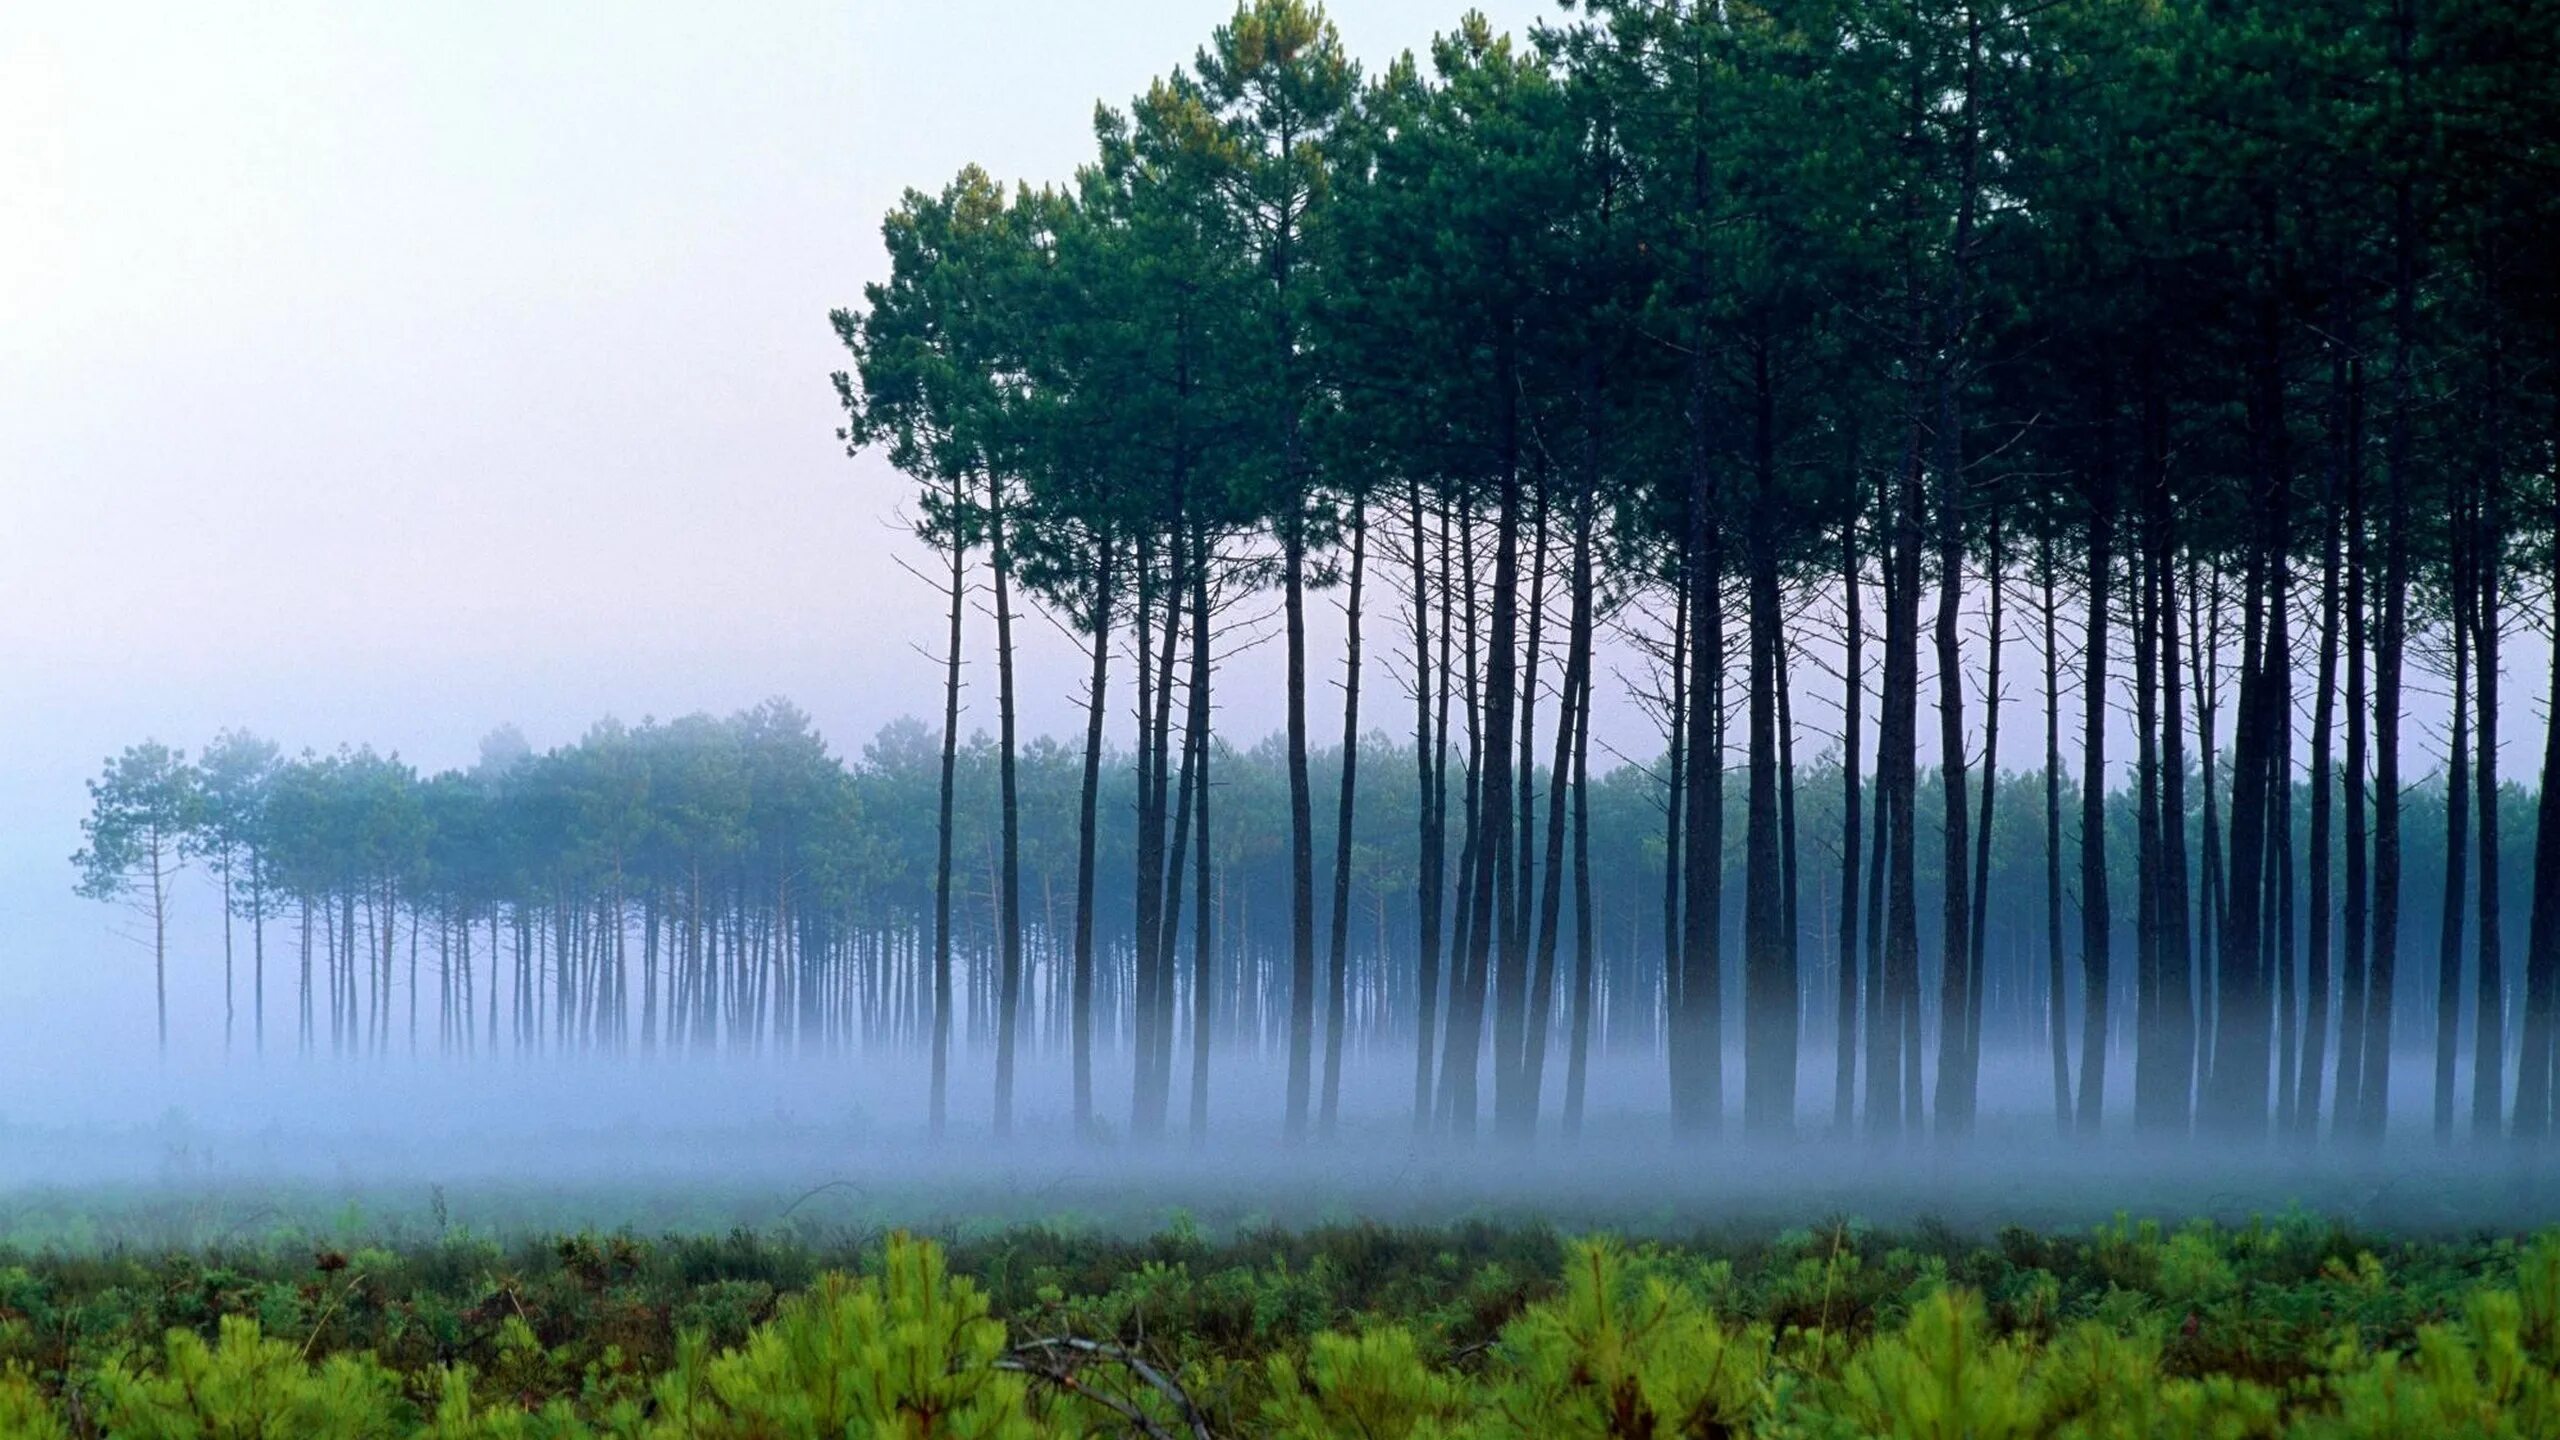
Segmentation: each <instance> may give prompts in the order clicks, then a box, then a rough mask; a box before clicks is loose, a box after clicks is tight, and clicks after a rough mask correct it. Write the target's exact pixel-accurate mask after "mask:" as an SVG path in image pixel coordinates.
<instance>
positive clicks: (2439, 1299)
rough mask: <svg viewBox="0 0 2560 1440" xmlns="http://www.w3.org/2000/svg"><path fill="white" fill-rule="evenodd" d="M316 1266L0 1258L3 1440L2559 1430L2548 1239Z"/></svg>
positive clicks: (2298, 1224)
mask: <svg viewBox="0 0 2560 1440" xmlns="http://www.w3.org/2000/svg"><path fill="white" fill-rule="evenodd" d="M310 1258H311V1257H310V1256H309V1255H308V1253H307V1252H304V1253H302V1254H301V1255H300V1256H299V1257H298V1258H296V1259H289V1258H287V1257H285V1256H281V1255H269V1254H262V1253H259V1252H255V1251H245V1252H237V1253H225V1254H207V1255H202V1256H198V1255H193V1254H171V1255H167V1256H164V1257H160V1258H157V1259H150V1258H144V1257H137V1256H134V1255H130V1254H127V1255H118V1256H109V1257H100V1258H97V1259H80V1258H77V1257H68V1256H60V1255H55V1256H47V1257H10V1259H11V1262H12V1263H7V1264H0V1440H20V1437H25V1440H75V1437H77V1440H87V1437H91V1436H99V1435H105V1436H114V1437H119V1440H121V1437H127V1436H132V1437H144V1440H160V1437H181V1436H183V1437H202V1440H217V1437H219V1440H228V1437H250V1436H258V1437H269V1440H291V1437H298V1436H311V1437H321V1436H327V1437H359V1440H360V1437H372V1436H382V1437H401V1440H406V1437H412V1436H416V1437H432V1440H600V1437H612V1440H747V1437H757V1440H789V1437H811V1440H815V1437H821V1436H826V1437H833V1436H893V1437H919V1440H920V1437H923V1436H927V1435H934V1436H973V1437H1001V1440H1046V1437H1051V1436H1067V1435H1073V1436H1116V1435H1126V1434H1130V1433H1132V1426H1133V1424H1134V1423H1135V1421H1134V1420H1133V1417H1143V1418H1144V1419H1145V1420H1146V1422H1147V1423H1149V1424H1153V1425H1155V1426H1157V1427H1159V1428H1161V1429H1163V1430H1164V1431H1165V1432H1166V1433H1171V1434H1179V1433H1183V1431H1184V1430H1186V1429H1187V1428H1189V1426H1190V1423H1191V1421H1190V1414H1189V1412H1186V1409H1185V1407H1186V1406H1187V1407H1189V1411H1190V1412H1196V1413H1197V1415H1198V1417H1199V1422H1200V1424H1202V1425H1203V1426H1205V1427H1207V1428H1208V1430H1209V1431H1210V1433H1212V1434H1214V1435H1219V1436H1228V1437H1254V1436H1272V1437H1286V1440H1492V1437H1524V1440H1525V1437H1530V1436H1537V1437H1549V1436H1554V1437H1573V1436H1588V1437H1595V1440H1598V1437H1611V1440H1614V1437H1623V1436H1654V1437H1673V1436H1695V1437H1707V1436H1729V1437H1743V1436H1758V1437H1766V1440H1847V1437H1861V1440H1957V1437H1962V1440H2186V1437H2199V1436H2201V1437H2225V1440H2273V1437H2287V1440H2366V1437H2384V1436H2428V1437H2434V1436H2454V1437H2483V1440H2489V1437H2516V1440H2523V1437H2538V1436H2546V1435H2552V1434H2560V1235H2555V1236H2546V1237H2543V1238H2541V1239H2538V1240H2535V1241H2533V1242H2532V1243H2530V1244H2526V1245H2519V1244H2517V1243H2516V1242H2514V1241H2512V1240H2504V1239H2481V1240H2476V1241H2467V1242H2439V1243H2432V1244H2416V1243H2391V1242H2385V1241H2381V1240H2377V1239H2374V1238H2372V1237H2357V1236H2354V1235H2350V1234H2346V1233H2344V1232H2341V1231H2338V1230H2336V1229H2335V1228H2333V1227H2330V1226H2327V1225H2324V1224H2322V1223H2320V1222H2317V1221H2314V1220H2311V1219H2309V1218H2307V1217H2300V1216H2293V1217H2286V1218H2284V1219H2281V1220H2278V1221H2274V1222H2265V1223H2253V1224H2251V1225H2248V1226H2245V1227H2241V1228H2237V1229H2232V1228H2223V1227H2215V1226H2208V1225H2202V1224H2197V1225H2188V1226H2184V1227H2179V1228H2175V1229H2167V1230H2164V1229H2162V1228H2161V1227H2157V1226H2145V1225H2134V1224H2125V1223H2121V1222H2120V1223H2118V1224H2115V1225H2109V1226H2103V1227H2100V1228H2099V1229H2098V1230H2097V1231H2095V1232H2093V1233H2091V1234H2088V1235H2081V1236H2073V1235H2063V1234H2054V1235H2037V1234H2031V1233H2028V1232H2024V1231H2011V1232H2008V1233H2005V1234H2003V1235H2002V1236H2001V1237H2000V1240H1999V1243H1998V1244H1997V1245H1996V1246H1988V1247H1986V1246H1978V1245H1974V1244H1972V1243H1970V1242H1968V1241H1966V1240H1965V1239H1963V1238H1962V1237H1960V1236H1956V1235H1953V1234H1951V1233H1948V1232H1945V1231H1943V1230H1939V1231H1926V1232H1922V1233H1918V1234H1913V1235H1908V1236H1894V1235H1885V1234H1878V1233H1875V1232H1872V1231H1868V1230H1865V1229H1863V1228H1860V1227H1856V1226H1851V1225H1838V1226H1831V1227H1826V1228H1824V1229H1821V1230H1816V1231H1800V1232H1791V1233H1789V1234H1786V1235H1782V1236H1779V1237H1776V1238H1775V1239H1774V1240H1772V1241H1768V1242H1759V1241H1742V1242H1737V1243H1727V1244H1721V1245H1713V1246H1711V1245H1707V1244H1704V1243H1700V1244H1691V1245H1670V1244H1650V1245H1641V1246H1629V1245H1627V1244H1624V1243H1621V1242H1619V1241H1615V1240H1608V1239H1595V1240H1584V1241H1577V1242H1573V1243H1571V1244H1559V1243H1558V1242H1557V1240H1556V1238H1555V1237H1554V1236H1553V1235H1552V1234H1550V1233H1548V1232H1545V1231H1540V1230H1504V1229H1499V1228H1493V1227H1483V1226H1467V1227H1459V1228H1456V1229H1451V1230H1446V1231H1430V1230H1390V1229H1384V1228H1380V1227H1375V1226H1352V1227H1343V1228H1339V1229H1330V1230H1318V1231H1309V1232H1301V1233H1289V1232H1280V1231H1271V1230H1263V1231H1255V1232H1251V1233H1248V1234H1246V1235H1242V1236H1238V1237H1235V1238H1232V1239H1229V1240H1225V1241H1212V1240H1210V1239H1208V1238H1207V1237H1205V1236H1203V1235H1202V1234H1201V1233H1200V1232H1198V1231H1197V1230H1196V1229H1193V1230H1186V1231H1180V1232H1174V1233H1167V1234H1163V1235H1158V1236H1154V1237H1151V1238H1147V1239H1142V1240H1123V1239H1115V1238H1112V1237H1110V1236H1108V1235H1106V1234H1098V1233H1077V1234H1068V1233H1063V1232H1060V1231H1056V1230H1030V1231H1017V1232H1008V1233H1003V1234H998V1235H994V1236H990V1237H988V1238H985V1239H983V1240H977V1241H969V1242H962V1243H958V1244H955V1245H954V1246H952V1247H950V1248H947V1249H946V1248H945V1247H944V1246H942V1245H937V1244H933V1243H930V1242H926V1241H922V1240H915V1239H910V1238H907V1237H905V1236H898V1237H894V1238H892V1239H890V1240H889V1241H888V1242H887V1243H886V1244H885V1246H874V1245H870V1244H868V1243H852V1244H850V1245H849V1246H848V1247H847V1248H842V1249H831V1250H811V1249H807V1248H803V1247H799V1246H794V1245H791V1244H788V1243H786V1242H782V1241H778V1240H774V1239H770V1238H762V1237H753V1236H749V1235H746V1234H743V1233H742V1234H738V1235H732V1236H729V1237H724V1238H722V1239H718V1240H703V1239H674V1240H669V1241H665V1242H652V1241H646V1240H642V1239H639V1238H637V1237H633V1236H629V1235H622V1236H607V1237H598V1236H593V1235H583V1236H576V1237H571V1238H569V1239H566V1240H562V1241H554V1242H548V1243H538V1244H536V1243H528V1244H524V1245H521V1246H517V1247H512V1248H499V1247H491V1246H488V1245H486V1244H485V1243H484V1242H475V1241H468V1240H457V1241H449V1242H446V1243H442V1244H439V1245H437V1246H434V1247H428V1248H421V1249H413V1250H398V1249H383V1248H360V1249H358V1250H357V1251H356V1252H355V1255H354V1256H353V1257H352V1258H351V1259H348V1260H347V1263H346V1265H345V1267H344V1268H343V1269H337V1268H332V1269H327V1270H322V1271H320V1272H319V1278H317V1279H309V1278H306V1279H304V1280H302V1281H301V1282H299V1283H296V1282H295V1281H293V1280H292V1279H291V1278H290V1274H289V1267H290V1266H291V1265H293V1264H296V1263H298V1264H301V1265H304V1266H308V1265H309V1264H310ZM324 1258H326V1259H329V1260H331V1261H333V1262H334V1261H335V1260H336V1259H338V1258H339V1257H338V1256H336V1255H329V1256H325V1257H324ZM305 1273H306V1275H307V1274H308V1273H309V1272H307V1271H306V1272H305ZM262 1316H263V1317H265V1318H264V1320H263V1321H262V1319H261V1318H260V1317H262ZM715 1329H716V1330H719V1331H721V1332H724V1333H722V1334H719V1335H716V1336H715V1335H714V1334H713V1333H712V1331H713V1330H715ZM207 1336H211V1337H212V1338H211V1339H210V1340H208V1339H207Z"/></svg>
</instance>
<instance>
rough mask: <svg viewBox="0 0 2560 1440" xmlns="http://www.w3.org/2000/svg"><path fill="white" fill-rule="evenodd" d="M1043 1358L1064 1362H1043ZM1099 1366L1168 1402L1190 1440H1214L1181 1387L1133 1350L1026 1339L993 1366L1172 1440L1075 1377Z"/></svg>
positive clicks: (1141, 1414)
mask: <svg viewBox="0 0 2560 1440" xmlns="http://www.w3.org/2000/svg"><path fill="white" fill-rule="evenodd" d="M1042 1357H1063V1358H1046V1359H1045V1360H1044V1359H1043V1358H1042ZM1097 1362H1098V1363H1102V1364H1107V1365H1117V1366H1119V1367H1120V1368H1122V1369H1123V1370H1126V1371H1128V1372H1129V1373H1130V1374H1131V1375H1134V1376H1136V1377H1137V1378H1138V1379H1139V1380H1140V1381H1141V1382H1142V1383H1144V1384H1145V1385H1146V1386H1147V1387H1148V1388H1149V1389H1152V1390H1154V1391H1155V1392H1156V1393H1157V1394H1159V1395H1161V1396H1163V1397H1164V1398H1165V1400H1166V1402H1167V1403H1168V1404H1170V1405H1172V1406H1173V1408H1174V1412H1175V1413H1176V1414H1178V1415H1180V1416H1181V1417H1182V1422H1183V1425H1184V1427H1185V1428H1186V1429H1188V1430H1189V1431H1190V1432H1191V1440H1217V1436H1216V1434H1215V1433H1214V1432H1212V1431H1211V1430H1210V1429H1209V1422H1208V1421H1207V1420H1206V1419H1204V1418H1203V1417H1202V1416H1201V1414H1200V1407H1199V1406H1197V1405H1195V1404H1193V1403H1192V1402H1191V1395H1190V1393H1189V1392H1188V1391H1186V1390H1184V1389H1183V1388H1182V1386H1181V1384H1180V1382H1178V1381H1176V1380H1175V1379H1174V1378H1173V1377H1172V1376H1170V1375H1167V1374H1165V1373H1164V1372H1163V1371H1162V1370H1159V1369H1157V1368H1156V1367H1155V1366H1153V1365H1151V1364H1149V1363H1147V1361H1146V1360H1145V1359H1144V1358H1142V1357H1141V1356H1139V1355H1138V1354H1136V1353H1135V1352H1134V1351H1130V1350H1126V1349H1123V1348H1121V1347H1120V1346H1117V1345H1107V1344H1104V1343H1102V1342H1100V1341H1097V1340H1080V1339H1077V1338H1075V1337H1073V1336H1066V1335H1060V1336H1052V1337H1050V1338H1048V1339H1043V1340H1027V1341H1024V1342H1023V1343H1022V1344H1020V1345H1017V1346H1015V1347H1013V1349H1012V1350H1011V1351H1010V1352H1009V1353H1007V1354H1006V1355H1005V1356H1004V1358H1002V1359H1000V1360H998V1361H997V1362H996V1366H997V1368H998V1369H1002V1370H1013V1371H1017V1372H1020V1373H1022V1374H1025V1375H1030V1376H1033V1377H1034V1378H1037V1379H1041V1380H1046V1381H1048V1382H1049V1383H1051V1384H1053V1385H1056V1386H1057V1387H1058V1388H1060V1389H1062V1390H1066V1391H1069V1392H1071V1393H1073V1394H1076V1395H1081V1396H1083V1397H1084V1398H1086V1399H1088V1400H1091V1401H1093V1402H1094V1403H1095V1404H1097V1405H1100V1406H1102V1407H1103V1408H1104V1409H1106V1410H1109V1411H1111V1412H1112V1413H1113V1414H1115V1415H1118V1416H1119V1417H1120V1418H1121V1419H1123V1420H1125V1421H1127V1422H1128V1423H1129V1424H1130V1425H1131V1426H1133V1427H1135V1428H1136V1429H1137V1430H1139V1431H1140V1432H1142V1433H1144V1434H1145V1435H1147V1436H1148V1437H1149V1440H1176V1437H1175V1436H1174V1435H1173V1434H1171V1433H1170V1432H1168V1431H1167V1430H1166V1429H1165V1428H1164V1427H1163V1426H1161V1425H1159V1424H1157V1423H1156V1422H1155V1421H1154V1420H1153V1419H1151V1418H1149V1417H1148V1415H1147V1413H1146V1412H1145V1411H1143V1410H1141V1409H1139V1408H1138V1407H1137V1406H1136V1405H1135V1404H1133V1403H1131V1402H1130V1401H1127V1400H1123V1399H1121V1398H1119V1397H1118V1396H1114V1395H1105V1394H1103V1393H1101V1392H1100V1391H1098V1390H1095V1389H1093V1388H1092V1387H1091V1386H1088V1385H1086V1384H1084V1383H1083V1382H1081V1381H1079V1380H1078V1379H1077V1378H1076V1371H1077V1369H1078V1368H1079V1367H1080V1366H1081V1365H1084V1364H1091V1363H1097Z"/></svg>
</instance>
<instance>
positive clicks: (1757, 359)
mask: <svg viewBox="0 0 2560 1440" xmlns="http://www.w3.org/2000/svg"><path fill="white" fill-rule="evenodd" d="M1753 374H1754V378H1755V380H1756V381H1757V384H1756V386H1755V387H1754V388H1755V395H1754V402H1755V403H1754V406H1753V414H1754V422H1753V427H1752V430H1753V442H1752V478H1753V485H1752V495H1751V504H1750V506H1749V511H1748V515H1749V520H1748V523H1749V527H1750V528H1749V534H1748V536H1747V539H1746V542H1745V543H1746V550H1747V554H1746V556H1745V560H1746V563H1747V564H1748V565H1749V566H1750V600H1749V609H1750V644H1751V678H1750V689H1749V693H1748V694H1747V695H1746V696H1745V704H1746V705H1747V706H1748V707H1749V717H1750V718H1749V721H1748V727H1749V733H1748V737H1747V739H1746V744H1747V746H1748V755H1747V757H1746V764H1747V767H1748V768H1747V771H1746V775H1747V780H1746V783H1745V801H1744V819H1743V841H1742V846H1743V871H1742V873H1743V879H1742V950H1743V956H1742V977H1743V1015H1742V1023H1743V1033H1742V1056H1743V1060H1742V1065H1743V1069H1742V1075H1743V1080H1742V1116H1743V1128H1744V1130H1745V1131H1746V1132H1749V1133H1752V1134H1758V1135H1774V1134H1783V1133H1785V1132H1786V1131H1788V1130H1789V1129H1790V1128H1792V1126H1793V1124H1794V1118H1795V1093H1794V1092H1795V1041H1796V1034H1795V1025H1796V1015H1795V1003H1796V977H1795V963H1794V956H1792V955H1791V954H1789V953H1788V950H1787V925H1786V916H1785V914H1784V906H1785V895H1784V890H1785V886H1784V875H1783V871H1782V867H1781V865H1780V862H1779V847H1778V686H1779V680H1778V647H1779V644H1780V636H1779V629H1780V624H1779V613H1778V612H1779V605H1780V595H1779V590H1778V536H1777V508H1778V476H1777V459H1776V454H1775V451H1774V448H1773V447H1774V443H1775V442H1774V437H1773V435H1772V433H1771V431H1772V429H1773V427H1774V424H1775V422H1774V419H1773V415H1772V411H1773V407H1774V403H1775V402H1774V400H1773V398H1772V396H1771V394H1770V385H1769V355H1768V347H1767V346H1766V345H1761V346H1758V347H1755V350H1754V353H1753ZM1961 963H1962V962H1961V961H1960V960H1959V962H1958V965H1959V968H1961Z"/></svg>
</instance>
